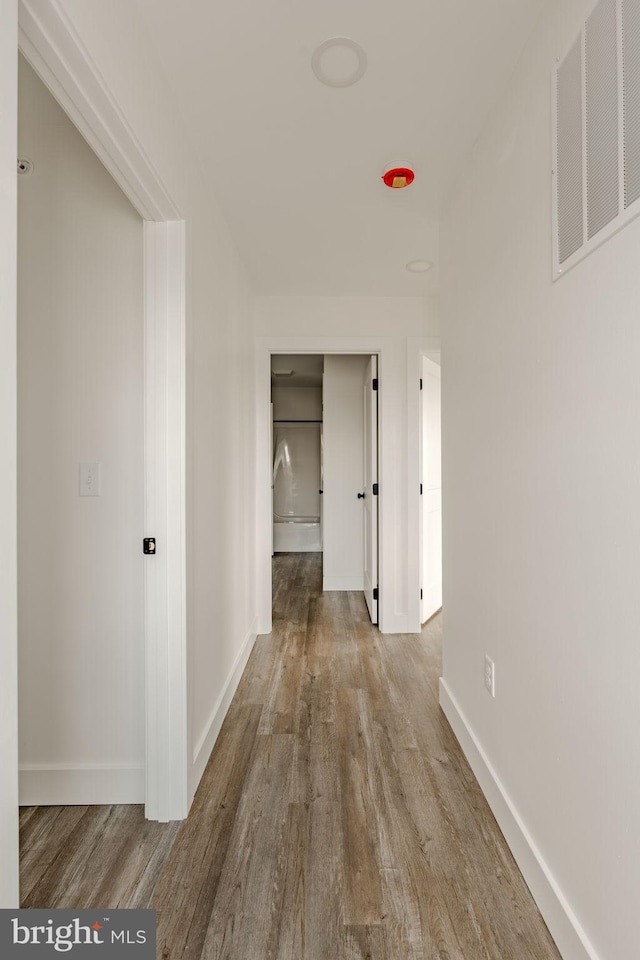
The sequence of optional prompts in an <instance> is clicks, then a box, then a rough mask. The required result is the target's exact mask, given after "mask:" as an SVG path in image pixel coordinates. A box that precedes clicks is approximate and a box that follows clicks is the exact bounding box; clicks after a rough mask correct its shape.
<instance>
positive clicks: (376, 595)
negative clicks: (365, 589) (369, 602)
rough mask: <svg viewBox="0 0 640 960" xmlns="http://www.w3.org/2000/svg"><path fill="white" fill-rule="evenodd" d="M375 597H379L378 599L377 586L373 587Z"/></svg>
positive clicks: (375, 598)
mask: <svg viewBox="0 0 640 960" xmlns="http://www.w3.org/2000/svg"><path fill="white" fill-rule="evenodd" d="M373 599H374V600H377V599H378V588H377V587H374V588H373Z"/></svg>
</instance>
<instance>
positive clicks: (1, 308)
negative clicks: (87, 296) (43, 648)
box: [0, 0, 18, 908]
mask: <svg viewBox="0 0 640 960" xmlns="http://www.w3.org/2000/svg"><path fill="white" fill-rule="evenodd" d="M17 35H18V20H17V4H16V3H15V2H14V0H0V118H2V119H1V122H0V263H1V264H2V270H0V436H1V437H2V443H0V770H2V776H0V863H1V864H2V869H1V870H0V908H9V907H12V908H13V907H17V906H18V707H17V701H18V683H17V650H18V647H17V559H16V537H17V533H16V470H17V456H16V229H15V228H16V203H17V183H16V179H17V178H16V155H17V147H18V142H17V126H18V124H17V119H18V118H17V114H18V70H17V63H16V57H17Z"/></svg>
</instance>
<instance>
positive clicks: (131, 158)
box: [18, 0, 189, 821]
mask: <svg viewBox="0 0 640 960" xmlns="http://www.w3.org/2000/svg"><path fill="white" fill-rule="evenodd" d="M18 21H19V31H18V33H19V36H18V47H19V50H20V52H21V53H22V54H23V56H24V57H25V59H26V60H27V61H28V62H29V63H30V65H31V66H32V68H33V69H34V70H35V72H36V73H37V74H38V76H39V77H40V79H41V80H42V81H43V82H44V84H45V85H46V86H47V87H48V89H49V90H50V91H51V93H52V94H53V96H54V97H55V99H56V100H57V101H58V103H59V104H60V106H61V107H62V109H63V110H64V111H65V113H66V114H67V115H68V116H69V118H70V119H71V121H72V122H73V123H74V124H75V126H76V127H77V129H78V130H79V132H80V133H81V134H82V136H83V137H84V138H85V140H86V141H87V142H88V144H89V146H90V147H91V148H92V150H93V151H94V153H95V154H96V156H97V157H98V159H99V160H100V161H101V162H102V163H103V165H104V166H105V167H106V169H107V170H108V171H109V173H110V174H111V176H112V177H113V178H114V180H115V181H116V183H117V184H118V185H119V187H120V188H121V190H122V191H123V193H124V194H125V195H126V196H127V197H128V199H129V200H130V202H131V204H132V205H133V207H134V208H135V209H136V210H137V211H138V213H139V214H140V216H141V217H142V219H143V221H144V464H145V468H144V471H145V472H144V533H143V535H144V536H152V537H155V538H156V543H157V554H156V555H154V556H147V557H145V558H144V607H145V730H146V746H145V815H146V817H147V819H149V820H161V821H168V820H180V819H183V818H184V817H186V815H187V812H188V808H189V801H188V764H187V670H186V574H185V559H186V519H185V518H186V511H185V501H186V484H185V464H186V451H185V439H186V429H185V377H186V372H185V322H186V320H185V286H186V283H185V278H186V274H185V270H186V265H185V222H184V220H183V218H182V216H181V213H180V210H179V207H178V206H177V205H176V203H175V202H174V201H173V199H172V198H171V196H170V195H169V193H168V191H167V189H166V187H165V186H164V184H163V183H162V180H161V179H160V177H159V175H158V173H157V171H156V170H155V168H154V165H153V163H152V160H151V159H150V158H149V157H148V156H147V155H146V153H145V151H144V148H143V147H142V145H141V143H140V142H139V140H138V139H137V136H136V133H135V131H134V130H133V129H132V128H131V127H130V126H129V123H128V121H127V119H126V117H125V115H124V113H123V111H122V110H121V109H120V107H119V105H118V102H117V100H116V98H115V96H114V95H113V92H112V91H111V90H110V89H108V88H107V86H106V84H105V82H104V79H103V78H102V76H101V74H100V71H99V70H98V68H97V65H96V64H95V63H94V62H93V60H92V59H91V58H90V56H89V54H88V52H87V51H86V50H85V49H84V47H83V45H82V41H81V39H80V38H79V37H78V35H77V34H76V32H75V30H74V27H73V25H72V23H71V22H70V20H69V19H68V18H67V16H66V14H65V13H64V11H63V9H62V8H61V7H59V6H58V5H57V4H54V3H51V2H45V3H39V2H37V0H19V3H18ZM140 554H141V560H142V544H140Z"/></svg>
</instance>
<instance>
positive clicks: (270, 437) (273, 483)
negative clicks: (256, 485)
mask: <svg viewBox="0 0 640 960" xmlns="http://www.w3.org/2000/svg"><path fill="white" fill-rule="evenodd" d="M269 450H270V451H271V525H270V530H271V556H273V490H274V486H275V480H274V476H273V454H274V447H273V404H271V420H270V422H269Z"/></svg>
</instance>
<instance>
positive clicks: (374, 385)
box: [371, 377, 378, 390]
mask: <svg viewBox="0 0 640 960" xmlns="http://www.w3.org/2000/svg"><path fill="white" fill-rule="evenodd" d="M371 386H372V387H373V389H374V390H377V389H378V378H377V377H375V378H374V379H373V380H372V381H371Z"/></svg>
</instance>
